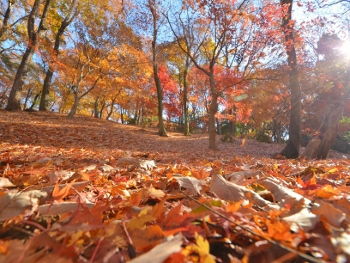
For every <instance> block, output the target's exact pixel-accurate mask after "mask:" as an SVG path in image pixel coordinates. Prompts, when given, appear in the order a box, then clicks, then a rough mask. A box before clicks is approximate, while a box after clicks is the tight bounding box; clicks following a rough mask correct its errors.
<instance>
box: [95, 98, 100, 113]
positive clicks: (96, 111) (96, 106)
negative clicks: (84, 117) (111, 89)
mask: <svg viewBox="0 0 350 263" xmlns="http://www.w3.org/2000/svg"><path fill="white" fill-rule="evenodd" d="M99 99H100V97H97V98H96V100H95V103H94V117H95V118H98V117H99V116H98V100H99Z"/></svg>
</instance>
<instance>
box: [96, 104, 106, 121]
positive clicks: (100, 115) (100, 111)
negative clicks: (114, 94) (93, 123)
mask: <svg viewBox="0 0 350 263" xmlns="http://www.w3.org/2000/svg"><path fill="white" fill-rule="evenodd" d="M105 106H106V100H105V99H103V100H102V102H101V108H100V110H99V115H98V117H99V118H102V114H103V110H104V108H105Z"/></svg>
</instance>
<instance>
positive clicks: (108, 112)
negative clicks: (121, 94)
mask: <svg viewBox="0 0 350 263" xmlns="http://www.w3.org/2000/svg"><path fill="white" fill-rule="evenodd" d="M116 99H117V97H114V98H113V99H112V102H111V108H110V111H108V107H107V117H106V120H109V118H110V117H111V116H112V114H113V112H114V103H115V100H116Z"/></svg>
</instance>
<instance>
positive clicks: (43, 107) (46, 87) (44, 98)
mask: <svg viewBox="0 0 350 263" xmlns="http://www.w3.org/2000/svg"><path fill="white" fill-rule="evenodd" d="M75 4H76V0H73V1H72V3H71V5H70V7H71V9H70V12H69V14H68V15H67V16H66V17H65V19H64V20H63V21H62V24H61V26H60V28H59V29H58V32H57V35H56V38H55V44H54V48H53V52H54V53H53V54H52V56H51V59H50V62H49V68H48V70H47V72H46V76H45V80H44V84H43V90H42V93H41V98H40V104H39V111H47V108H48V104H49V102H48V95H49V92H50V86H51V82H52V76H53V73H54V69H53V66H54V63H55V61H56V60H57V56H58V53H59V49H60V43H61V40H62V36H63V33H64V31H65V30H66V28H67V27H68V26H69V25H70V23H71V22H72V21H73V19H74V17H75V15H76V14H77V13H76V12H75V8H74V7H75Z"/></svg>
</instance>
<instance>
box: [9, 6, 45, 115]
mask: <svg viewBox="0 0 350 263" xmlns="http://www.w3.org/2000/svg"><path fill="white" fill-rule="evenodd" d="M41 2H42V0H35V2H34V5H33V7H32V10H31V12H30V14H29V17H28V24H27V30H28V44H27V48H26V51H25V52H24V54H23V57H22V60H21V63H20V65H19V67H18V69H17V73H16V76H15V80H14V82H13V85H12V88H11V91H10V95H9V98H8V101H7V106H6V110H8V111H18V110H21V98H22V87H23V77H24V76H25V74H26V73H27V65H28V62H29V61H30V60H31V58H32V56H33V52H34V50H35V48H36V45H37V43H38V37H39V34H40V32H41V31H43V30H45V23H46V16H47V12H48V10H49V5H50V2H51V0H46V1H45V6H44V9H43V13H42V15H41V17H40V24H39V26H38V28H37V29H36V30H35V18H36V17H38V13H39V10H40V4H41Z"/></svg>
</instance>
